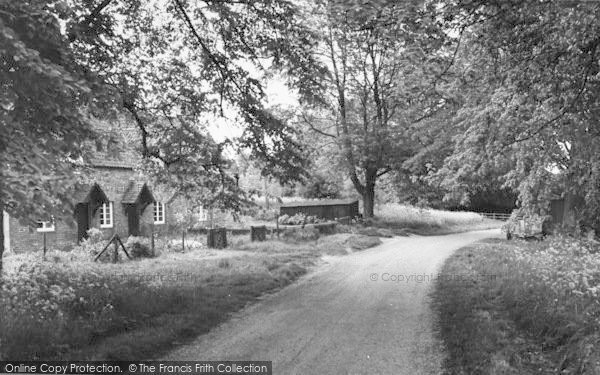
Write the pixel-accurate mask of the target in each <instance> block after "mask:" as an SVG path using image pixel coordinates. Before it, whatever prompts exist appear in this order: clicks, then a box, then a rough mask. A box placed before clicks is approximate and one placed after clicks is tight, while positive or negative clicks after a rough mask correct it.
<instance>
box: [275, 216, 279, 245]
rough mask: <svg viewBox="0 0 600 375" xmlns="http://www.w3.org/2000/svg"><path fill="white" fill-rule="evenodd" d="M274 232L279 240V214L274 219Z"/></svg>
mask: <svg viewBox="0 0 600 375" xmlns="http://www.w3.org/2000/svg"><path fill="white" fill-rule="evenodd" d="M275 231H276V232H277V239H279V213H277V216H276V217H275Z"/></svg>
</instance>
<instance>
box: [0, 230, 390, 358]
mask: <svg viewBox="0 0 600 375" xmlns="http://www.w3.org/2000/svg"><path fill="white" fill-rule="evenodd" d="M307 236H309V235H299V236H297V235H293V236H291V237H288V238H285V239H284V238H282V240H280V241H265V242H255V243H253V242H250V241H249V240H248V239H247V238H244V239H241V238H238V239H236V240H234V241H233V242H234V245H233V246H231V248H230V249H228V250H219V251H215V250H208V249H203V250H202V249H197V250H194V251H189V252H186V253H181V252H177V253H169V252H163V253H162V254H161V256H160V257H158V258H151V259H140V260H135V261H125V262H122V263H117V264H110V263H93V262H91V261H89V259H88V260H85V259H87V258H84V257H76V258H74V257H73V256H72V255H70V254H69V253H59V252H56V253H55V252H52V253H50V254H49V255H48V257H47V259H49V260H48V261H42V260H41V259H39V256H37V254H31V255H29V254H25V255H23V254H22V255H19V256H15V257H14V258H13V259H11V258H7V261H8V262H7V263H8V267H7V269H6V272H5V274H3V275H2V276H3V279H2V283H1V288H0V360H34V359H44V360H48V359H65V360H103V359H110V360H117V359H121V360H127V359H129V360H132V359H140V358H156V357H157V356H160V354H162V353H164V352H166V351H168V350H170V349H172V348H173V347H175V346H177V345H180V344H182V343H185V342H186V341H187V340H190V339H192V338H194V337H196V336H198V335H200V334H203V333H206V332H208V331H209V330H210V329H211V328H213V327H215V326H217V325H218V324H220V323H222V322H223V321H225V320H227V319H228V318H229V316H230V315H231V314H232V313H234V312H236V311H239V310H240V309H242V308H243V307H245V306H246V305H248V304H250V303H252V302H254V301H256V300H257V299H258V298H259V297H260V296H262V295H264V294H265V293H270V292H274V291H276V290H278V289H280V288H282V287H285V286H286V285H289V284H290V283H292V282H294V281H295V280H296V279H298V278H299V277H300V276H302V275H303V274H305V273H306V272H307V270H308V268H309V267H310V266H311V265H313V264H315V262H316V261H317V260H318V259H319V258H320V257H321V256H322V255H325V254H329V255H343V254H347V253H349V252H352V251H357V250H362V249H365V248H368V247H372V246H375V245H378V244H380V243H381V241H380V240H379V238H374V237H365V236H359V235H351V234H335V235H331V236H324V237H318V236H317V237H316V238H314V239H310V240H308V239H306V237H307ZM15 262H17V263H18V264H16V263H15ZM11 263H12V264H11Z"/></svg>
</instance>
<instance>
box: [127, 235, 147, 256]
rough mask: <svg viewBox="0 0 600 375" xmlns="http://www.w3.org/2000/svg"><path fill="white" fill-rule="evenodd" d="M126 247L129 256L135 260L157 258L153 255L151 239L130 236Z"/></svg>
mask: <svg viewBox="0 0 600 375" xmlns="http://www.w3.org/2000/svg"><path fill="white" fill-rule="evenodd" d="M124 245H125V248H126V249H127V251H128V252H129V255H130V256H131V257H132V258H134V259H137V258H153V257H154V256H155V254H153V253H152V249H151V246H150V239H148V238H144V237H135V236H129V238H128V239H127V242H125V244H124Z"/></svg>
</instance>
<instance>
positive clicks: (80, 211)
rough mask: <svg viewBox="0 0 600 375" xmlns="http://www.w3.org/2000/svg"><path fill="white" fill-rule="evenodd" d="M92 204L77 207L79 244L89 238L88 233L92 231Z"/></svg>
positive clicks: (82, 204) (80, 204)
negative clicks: (90, 213)
mask: <svg viewBox="0 0 600 375" xmlns="http://www.w3.org/2000/svg"><path fill="white" fill-rule="evenodd" d="M89 212H90V204H89V203H78V204H77V206H76V207H75V217H76V220H77V243H79V242H81V241H83V240H84V239H86V238H87V236H88V234H87V231H88V230H89V229H90V215H89Z"/></svg>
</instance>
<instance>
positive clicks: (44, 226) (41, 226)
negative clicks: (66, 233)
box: [36, 218, 55, 232]
mask: <svg viewBox="0 0 600 375" xmlns="http://www.w3.org/2000/svg"><path fill="white" fill-rule="evenodd" d="M54 230H55V228H54V218H52V220H50V221H38V222H37V229H36V231H38V232H54Z"/></svg>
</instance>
